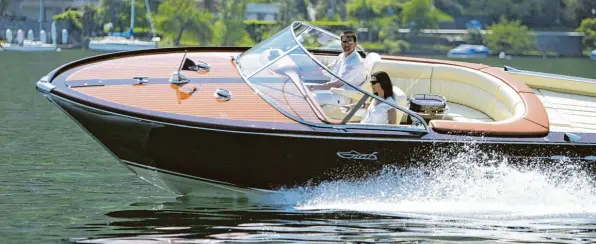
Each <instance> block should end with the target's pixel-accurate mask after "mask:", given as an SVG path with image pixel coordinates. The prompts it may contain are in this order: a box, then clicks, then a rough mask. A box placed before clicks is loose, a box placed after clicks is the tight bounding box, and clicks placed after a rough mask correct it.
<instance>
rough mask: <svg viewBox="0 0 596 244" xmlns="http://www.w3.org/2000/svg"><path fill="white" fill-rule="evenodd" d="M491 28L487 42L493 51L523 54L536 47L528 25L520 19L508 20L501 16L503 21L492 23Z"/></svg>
mask: <svg viewBox="0 0 596 244" xmlns="http://www.w3.org/2000/svg"><path fill="white" fill-rule="evenodd" d="M489 30H490V31H491V34H489V35H487V36H486V44H487V46H488V48H489V49H490V50H492V51H493V52H500V51H504V52H506V53H511V54H523V53H527V52H529V51H531V50H534V48H535V42H534V39H533V37H532V36H531V35H530V31H529V30H528V27H527V26H524V25H522V24H521V21H520V20H515V21H508V20H507V19H505V18H501V21H500V22H499V23H498V24H493V25H491V26H490V27H489Z"/></svg>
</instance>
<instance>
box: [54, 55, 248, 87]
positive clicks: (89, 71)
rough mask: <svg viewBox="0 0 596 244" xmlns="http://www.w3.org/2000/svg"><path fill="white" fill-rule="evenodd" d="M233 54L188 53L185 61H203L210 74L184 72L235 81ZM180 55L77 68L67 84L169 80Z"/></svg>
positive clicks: (127, 58) (119, 61)
mask: <svg viewBox="0 0 596 244" xmlns="http://www.w3.org/2000/svg"><path fill="white" fill-rule="evenodd" d="M232 54H233V53H215V52H211V53H189V54H187V56H186V57H187V58H189V59H191V60H194V61H203V62H206V63H208V64H209V65H210V66H211V71H210V72H208V73H205V74H199V73H197V72H193V71H183V72H184V74H186V75H187V76H188V77H190V78H197V77H212V78H227V77H230V78H236V77H240V76H239V75H238V71H237V70H236V67H234V65H233V63H232V61H231V58H230V55H232ZM183 55H184V54H183V53H172V54H152V55H142V56H133V57H125V58H118V59H111V60H106V61H101V62H97V63H93V64H89V65H86V66H83V67H80V68H79V69H78V70H77V71H75V72H74V73H73V74H71V75H70V76H69V77H68V78H66V81H74V80H89V79H101V80H108V79H131V78H132V77H133V76H149V77H151V78H169V77H170V74H171V73H172V72H175V71H177V70H178V68H179V66H180V62H181V61H182V57H183Z"/></svg>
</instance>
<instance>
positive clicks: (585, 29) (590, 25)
mask: <svg viewBox="0 0 596 244" xmlns="http://www.w3.org/2000/svg"><path fill="white" fill-rule="evenodd" d="M577 31H578V32H581V33H582V34H584V37H583V39H582V42H583V44H584V47H585V48H586V49H588V50H592V49H596V18H588V19H584V20H583V21H582V23H581V25H580V26H579V28H577Z"/></svg>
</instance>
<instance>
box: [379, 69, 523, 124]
mask: <svg viewBox="0 0 596 244" xmlns="http://www.w3.org/2000/svg"><path fill="white" fill-rule="evenodd" d="M381 70H382V71H385V72H387V74H389V77H390V78H391V82H392V83H393V85H395V86H398V87H399V88H401V90H403V91H404V92H405V93H406V95H407V97H410V96H411V95H412V94H434V95H441V96H444V97H445V98H447V101H448V106H449V107H450V110H449V114H447V116H445V119H449V120H455V121H477V122H480V121H481V122H490V121H504V120H508V119H512V118H517V117H520V116H523V115H524V114H525V112H526V111H525V106H524V104H523V101H522V98H521V97H520V95H519V94H518V93H517V92H516V91H515V90H514V89H513V88H511V87H510V86H509V85H507V84H506V83H504V82H503V81H501V80H499V79H498V78H496V77H493V76H491V75H488V74H486V73H483V72H481V71H477V70H473V69H469V68H464V67H459V66H455V65H445V64H430V63H416V62H408V61H393V60H382V61H380V62H377V63H376V64H375V65H374V67H373V69H372V72H373V73H374V72H376V71H381Z"/></svg>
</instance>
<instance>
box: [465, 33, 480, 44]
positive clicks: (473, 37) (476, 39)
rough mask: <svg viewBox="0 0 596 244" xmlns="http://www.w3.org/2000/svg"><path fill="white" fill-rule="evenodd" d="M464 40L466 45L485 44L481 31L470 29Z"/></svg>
mask: <svg viewBox="0 0 596 244" xmlns="http://www.w3.org/2000/svg"><path fill="white" fill-rule="evenodd" d="M464 40H465V41H466V43H468V44H472V45H482V44H484V36H483V35H482V32H481V31H480V30H479V29H468V30H467V32H466V35H465V36H464Z"/></svg>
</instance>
